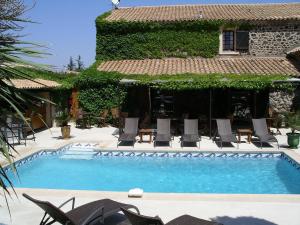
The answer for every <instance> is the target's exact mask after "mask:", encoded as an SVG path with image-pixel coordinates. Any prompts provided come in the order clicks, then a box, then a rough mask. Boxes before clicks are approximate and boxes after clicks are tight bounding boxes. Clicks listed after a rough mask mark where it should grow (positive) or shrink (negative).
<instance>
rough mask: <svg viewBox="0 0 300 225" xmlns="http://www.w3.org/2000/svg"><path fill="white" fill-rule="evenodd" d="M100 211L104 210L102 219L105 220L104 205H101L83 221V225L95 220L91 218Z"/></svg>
mask: <svg viewBox="0 0 300 225" xmlns="http://www.w3.org/2000/svg"><path fill="white" fill-rule="evenodd" d="M100 211H102V220H103V221H104V207H101V208H98V209H96V210H95V211H93V212H92V213H91V214H90V215H89V216H88V217H87V218H86V219H85V220H84V221H82V223H81V225H86V224H89V223H91V222H93V221H94V220H91V219H92V218H93V217H94V216H95V215H96V214H97V213H99V212H100Z"/></svg>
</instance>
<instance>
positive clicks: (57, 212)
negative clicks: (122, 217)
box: [23, 194, 139, 225]
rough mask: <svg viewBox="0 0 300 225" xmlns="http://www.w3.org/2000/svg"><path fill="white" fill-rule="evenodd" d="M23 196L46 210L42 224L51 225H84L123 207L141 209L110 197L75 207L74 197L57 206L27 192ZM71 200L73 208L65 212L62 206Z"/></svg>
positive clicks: (103, 217)
mask: <svg viewBox="0 0 300 225" xmlns="http://www.w3.org/2000/svg"><path fill="white" fill-rule="evenodd" d="M23 196H24V197H25V198H27V199H28V200H30V201H32V202H33V203H35V204H36V205H38V206H39V207H40V208H42V209H43V210H44V211H45V214H44V216H43V218H42V220H41V222H40V225H50V224H53V223H55V222H58V223H60V224H64V225H66V224H68V225H84V224H90V223H91V222H95V221H96V220H97V219H101V222H104V219H105V217H108V216H110V215H113V214H114V213H117V212H119V211H121V207H122V208H124V209H130V208H133V209H135V210H136V211H137V212H138V214H139V210H138V208H137V207H135V206H133V205H128V204H124V203H120V202H116V201H113V200H110V199H102V200H98V201H94V202H90V203H87V204H85V205H82V206H79V207H77V208H74V204H75V198H74V197H73V198H71V199H69V200H67V201H66V202H64V203H63V204H61V205H60V206H59V207H56V206H54V205H52V204H51V203H50V202H47V201H40V200H36V199H34V198H32V197H30V196H28V195H27V194H23ZM69 202H72V209H71V210H70V211H68V212H66V213H65V212H63V211H62V210H61V209H60V208H61V207H63V206H64V205H66V204H67V203H69Z"/></svg>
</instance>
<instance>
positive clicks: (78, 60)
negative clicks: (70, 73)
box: [76, 55, 84, 72]
mask: <svg viewBox="0 0 300 225" xmlns="http://www.w3.org/2000/svg"><path fill="white" fill-rule="evenodd" d="M76 62H77V69H76V71H78V72H80V71H82V70H83V69H84V64H83V62H82V60H81V56H80V55H79V56H78V58H77V59H76Z"/></svg>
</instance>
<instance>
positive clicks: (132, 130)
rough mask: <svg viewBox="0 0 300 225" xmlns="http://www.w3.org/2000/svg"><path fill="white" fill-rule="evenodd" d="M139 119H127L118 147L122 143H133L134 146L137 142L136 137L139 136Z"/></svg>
mask: <svg viewBox="0 0 300 225" xmlns="http://www.w3.org/2000/svg"><path fill="white" fill-rule="evenodd" d="M138 126H139V118H125V128H124V131H123V133H120V135H119V139H118V145H117V146H119V144H120V142H122V141H125V142H132V143H133V146H134V144H135V141H136V139H135V138H136V136H137V134H138Z"/></svg>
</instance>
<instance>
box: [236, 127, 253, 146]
mask: <svg viewBox="0 0 300 225" xmlns="http://www.w3.org/2000/svg"><path fill="white" fill-rule="evenodd" d="M237 134H238V141H239V143H241V136H242V135H243V134H244V135H247V136H248V138H247V140H248V143H251V137H252V130H251V129H237Z"/></svg>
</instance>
